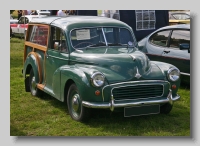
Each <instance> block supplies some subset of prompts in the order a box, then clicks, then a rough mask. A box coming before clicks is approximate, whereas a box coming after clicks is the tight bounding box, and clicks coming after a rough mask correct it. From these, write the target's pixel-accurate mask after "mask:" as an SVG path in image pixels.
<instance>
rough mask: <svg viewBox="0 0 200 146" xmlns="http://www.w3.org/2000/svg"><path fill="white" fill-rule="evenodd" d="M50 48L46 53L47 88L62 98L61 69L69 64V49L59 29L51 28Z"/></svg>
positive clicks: (63, 34)
mask: <svg viewBox="0 0 200 146" xmlns="http://www.w3.org/2000/svg"><path fill="white" fill-rule="evenodd" d="M50 36H51V37H50V41H49V47H48V50H47V52H46V64H45V72H46V75H45V76H46V78H45V81H46V88H48V90H49V91H51V92H53V94H55V95H56V97H57V98H60V96H61V95H60V93H61V88H60V81H61V80H60V70H59V67H61V66H63V65H67V64H68V63H69V54H68V47H67V42H66V37H65V33H64V31H63V30H62V29H60V28H58V27H51V34H50Z"/></svg>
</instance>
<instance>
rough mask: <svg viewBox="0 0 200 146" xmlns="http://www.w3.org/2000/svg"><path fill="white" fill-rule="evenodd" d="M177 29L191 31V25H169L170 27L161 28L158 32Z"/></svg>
mask: <svg viewBox="0 0 200 146" xmlns="http://www.w3.org/2000/svg"><path fill="white" fill-rule="evenodd" d="M176 28H182V29H190V24H177V25H169V26H165V27H161V28H159V29H158V30H163V29H176Z"/></svg>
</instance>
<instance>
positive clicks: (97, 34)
mask: <svg viewBox="0 0 200 146" xmlns="http://www.w3.org/2000/svg"><path fill="white" fill-rule="evenodd" d="M70 35H71V36H70V37H71V44H72V46H73V48H75V49H83V48H87V47H91V48H92V47H100V46H101V47H105V46H106V47H107V46H124V45H127V44H128V42H133V44H134V45H135V46H136V40H135V38H134V36H133V35H132V33H131V32H130V31H129V30H128V29H126V28H118V27H97V28H81V29H74V30H72V31H71V34H70Z"/></svg>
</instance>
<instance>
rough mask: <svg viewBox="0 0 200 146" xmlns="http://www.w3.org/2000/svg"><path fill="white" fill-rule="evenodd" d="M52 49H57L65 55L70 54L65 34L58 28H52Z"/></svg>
mask: <svg viewBox="0 0 200 146" xmlns="http://www.w3.org/2000/svg"><path fill="white" fill-rule="evenodd" d="M50 42H51V43H50V49H55V50H58V51H61V52H63V53H67V52H68V48H67V44H66V38H65V33H64V31H63V30H62V29H60V28H58V27H51V40H50Z"/></svg>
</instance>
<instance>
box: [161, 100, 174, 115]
mask: <svg viewBox="0 0 200 146" xmlns="http://www.w3.org/2000/svg"><path fill="white" fill-rule="evenodd" d="M172 107H173V105H171V104H169V103H166V104H164V105H163V106H161V107H160V113H162V114H169V113H170V112H171V110H172Z"/></svg>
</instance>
